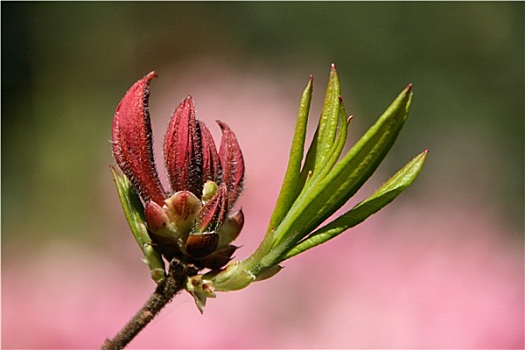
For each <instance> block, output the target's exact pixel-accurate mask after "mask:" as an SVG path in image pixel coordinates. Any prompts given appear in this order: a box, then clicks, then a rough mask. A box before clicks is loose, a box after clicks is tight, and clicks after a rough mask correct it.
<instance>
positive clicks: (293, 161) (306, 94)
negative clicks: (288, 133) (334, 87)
mask: <svg viewBox="0 0 525 350" xmlns="http://www.w3.org/2000/svg"><path fill="white" fill-rule="evenodd" d="M312 90H313V78H312V77H311V76H310V80H309V81H308V85H307V86H306V88H305V89H304V91H303V95H302V97H301V103H300V105H299V115H298V118H297V124H296V126H295V134H294V137H293V141H292V148H291V150H290V160H289V161H288V167H287V169H286V174H285V176H284V180H283V185H282V187H281V191H280V192H279V197H278V199H277V204H276V206H275V209H274V211H273V214H272V217H271V219H270V223H269V225H268V231H267V234H269V233H270V232H271V231H272V230H273V229H274V228H275V227H277V225H279V223H280V222H281V220H282V219H283V217H284V216H285V215H286V213H287V212H288V209H290V207H291V206H292V204H293V201H294V200H295V198H296V194H297V193H298V192H299V191H298V190H297V187H298V186H299V183H300V182H299V175H300V173H301V163H302V160H303V152H304V142H305V135H306V125H307V123H308V112H309V111H310V102H311V100H312Z"/></svg>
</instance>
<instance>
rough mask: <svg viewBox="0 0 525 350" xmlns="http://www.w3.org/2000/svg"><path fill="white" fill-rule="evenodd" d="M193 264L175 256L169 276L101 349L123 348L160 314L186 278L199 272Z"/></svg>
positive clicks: (179, 289) (181, 287)
mask: <svg viewBox="0 0 525 350" xmlns="http://www.w3.org/2000/svg"><path fill="white" fill-rule="evenodd" d="M197 272H198V271H197V269H196V268H195V266H193V265H188V264H185V263H183V262H181V261H180V260H178V259H176V258H174V259H173V260H172V261H171V262H170V266H169V271H168V277H167V278H166V279H165V280H164V281H162V282H161V283H159V284H158V285H157V288H156V289H155V292H154V293H153V294H152V295H151V296H150V298H149V299H148V301H147V302H146V304H144V306H143V307H142V308H141V309H140V310H139V311H138V312H137V313H136V314H135V316H133V318H132V319H131V320H130V321H129V322H128V323H127V324H126V325H125V326H124V328H122V329H121V330H120V331H119V332H118V333H117V335H116V336H115V337H114V338H113V339H106V340H105V341H104V344H103V345H102V347H101V350H117V349H123V348H124V347H125V346H126V345H128V344H129V343H130V342H131V341H132V340H133V338H135V336H136V335H137V334H139V333H140V332H141V331H142V330H143V329H144V327H146V326H147V325H148V323H150V322H151V320H153V318H155V316H157V315H158V313H159V312H160V310H162V309H163V308H164V306H166V305H167V304H168V303H169V302H170V301H171V300H172V299H173V297H174V296H175V295H176V294H177V293H178V292H180V291H181V290H182V289H183V288H184V283H185V281H186V278H187V277H189V276H193V275H195V274H197Z"/></svg>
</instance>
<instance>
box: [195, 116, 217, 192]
mask: <svg viewBox="0 0 525 350" xmlns="http://www.w3.org/2000/svg"><path fill="white" fill-rule="evenodd" d="M197 123H198V125H199V128H200V131H201V142H202V183H203V184H204V183H206V181H208V180H211V181H213V182H218V177H219V170H220V163H219V155H218V154H217V148H215V142H214V141H213V138H212V136H211V133H210V131H209V130H208V128H207V127H206V125H205V124H204V123H203V122H201V121H200V120H198V121H197Z"/></svg>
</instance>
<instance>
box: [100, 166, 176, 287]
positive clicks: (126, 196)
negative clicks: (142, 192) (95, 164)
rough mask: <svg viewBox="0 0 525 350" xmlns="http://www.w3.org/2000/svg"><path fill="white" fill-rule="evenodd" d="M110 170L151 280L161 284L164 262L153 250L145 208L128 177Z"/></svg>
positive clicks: (163, 277) (163, 274)
mask: <svg viewBox="0 0 525 350" xmlns="http://www.w3.org/2000/svg"><path fill="white" fill-rule="evenodd" d="M110 168H111V172H112V173H113V178H114V179H115V184H116V185H117V191H118V196H119V199H120V203H121V204H122V209H123V211H124V216H125V217H126V220H127V222H128V225H129V228H130V229H131V232H132V233H133V237H134V238H135V241H137V243H138V245H139V247H140V249H141V250H142V253H143V254H144V257H145V259H144V262H145V263H146V264H147V265H148V266H149V268H150V272H151V278H153V280H154V281H155V282H156V283H160V282H162V281H163V280H164V279H165V278H166V274H165V268H164V261H163V260H162V256H161V255H160V253H158V252H157V251H156V250H155V249H153V246H152V243H151V238H150V237H149V235H148V230H147V229H146V220H145V217H144V207H143V205H142V203H141V201H140V198H139V196H138V195H137V193H136V192H135V190H134V189H133V185H132V184H131V182H130V181H129V179H128V178H127V177H126V175H124V174H122V176H120V175H119V174H118V172H117V171H116V170H115V169H114V168H113V167H110Z"/></svg>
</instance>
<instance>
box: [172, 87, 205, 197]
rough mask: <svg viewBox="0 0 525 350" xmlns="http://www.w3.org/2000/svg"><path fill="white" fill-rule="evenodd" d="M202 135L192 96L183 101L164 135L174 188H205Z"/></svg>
mask: <svg viewBox="0 0 525 350" xmlns="http://www.w3.org/2000/svg"><path fill="white" fill-rule="evenodd" d="M200 139H201V137H200V133H199V132H198V127H197V123H196V120H195V106H194V104H193V100H192V99H191V96H188V97H187V98H186V99H185V100H184V101H182V102H181V103H180V104H179V106H178V107H177V109H176V110H175V112H173V116H172V117H171V121H170V124H169V126H168V131H167V132H166V137H165V139H164V159H165V162H166V170H167V173H168V177H169V180H170V183H171V186H172V190H173V191H174V192H177V191H182V190H188V191H190V192H192V193H194V194H195V195H197V197H199V198H200V196H201V192H202V168H201V162H202V161H201V158H202V151H201V140H200Z"/></svg>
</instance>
